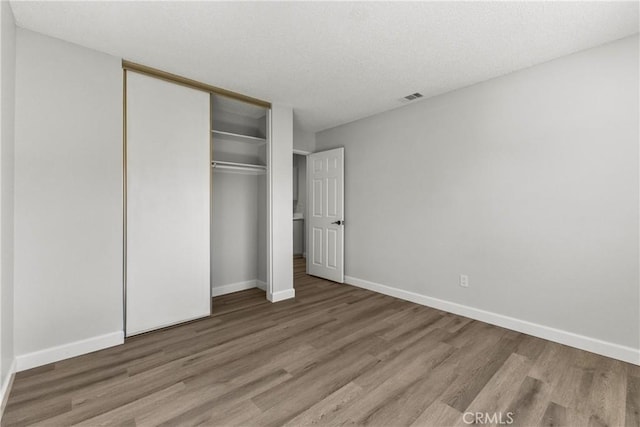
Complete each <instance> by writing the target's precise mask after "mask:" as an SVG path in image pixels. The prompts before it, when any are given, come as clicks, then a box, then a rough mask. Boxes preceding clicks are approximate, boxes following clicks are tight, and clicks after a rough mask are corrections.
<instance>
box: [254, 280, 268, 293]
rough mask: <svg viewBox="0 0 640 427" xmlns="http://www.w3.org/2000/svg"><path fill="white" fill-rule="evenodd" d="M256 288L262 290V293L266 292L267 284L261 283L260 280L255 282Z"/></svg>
mask: <svg viewBox="0 0 640 427" xmlns="http://www.w3.org/2000/svg"><path fill="white" fill-rule="evenodd" d="M256 288H258V289H262V290H263V291H266V290H267V282H263V281H262V280H256Z"/></svg>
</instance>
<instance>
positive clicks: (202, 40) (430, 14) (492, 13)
mask: <svg viewBox="0 0 640 427" xmlns="http://www.w3.org/2000/svg"><path fill="white" fill-rule="evenodd" d="M11 5H12V7H13V11H14V14H15V17H16V21H17V24H18V25H19V26H21V27H24V28H27V29H30V30H34V31H38V32H41V33H44V34H48V35H51V36H54V37H58V38H60V39H63V40H67V41H70V42H73V43H77V44H80V45H83V46H87V47H90V48H93V49H97V50H100V51H103V52H107V53H110V54H112V55H116V56H118V57H122V58H125V59H128V60H131V61H134V62H138V63H141V64H145V65H149V66H152V67H156V68H160V69H163V70H165V71H169V72H173V73H176V74H180V75H184V76H186V77H190V78H194V79H196V80H200V81H203V82H206V83H209V84H212V85H216V86H219V87H223V88H226V89H230V90H234V91H237V92H241V93H244V94H247V95H250V96H253V97H256V98H261V99H264V100H267V101H271V102H274V103H281V104H285V105H290V106H292V107H294V111H295V117H296V122H297V123H298V124H299V125H300V126H301V127H302V128H303V129H306V130H309V131H318V130H322V129H326V128H329V127H333V126H337V125H339V124H342V123H346V122H349V121H352V120H355V119H358V118H361V117H365V116H368V115H371V114H375V113H378V112H381V111H385V110H389V109H392V108H396V107H399V106H402V105H404V104H402V103H401V102H399V99H400V98H402V97H403V96H405V95H408V94H410V93H413V92H422V93H423V94H424V95H425V97H429V96H433V95H437V94H440V93H443V92H447V91H450V90H453V89H457V88H460V87H464V86H468V85H470V84H473V83H476V82H479V81H483V80H487V79H490V78H492V77H496V76H500V75H503V74H506V73H509V72H512V71H515V70H517V69H521V68H525V67H529V66H531V65H534V64H537V63H541V62H544V61H548V60H550V59H553V58H556V57H559V56H562V55H566V54H569V53H572V52H576V51H579V50H582V49H586V48H590V47H593V46H597V45H600V44H603V43H606V42H609V41H612V40H616V39H619V38H622V37H626V36H629V35H632V34H634V33H637V32H638V12H639V10H638V2H625V3H616V2H539V3H538V2H535V3H532V2H509V3H505V2H407V3H405V2H402V3H400V2H354V3H351V2H277V3H276V2H274V3H271V2H256V3H253V2H120V1H111V2H86V1H85V2H53V1H51V2H49V1H48V2H22V1H13V2H12V3H11ZM417 102H419V101H417Z"/></svg>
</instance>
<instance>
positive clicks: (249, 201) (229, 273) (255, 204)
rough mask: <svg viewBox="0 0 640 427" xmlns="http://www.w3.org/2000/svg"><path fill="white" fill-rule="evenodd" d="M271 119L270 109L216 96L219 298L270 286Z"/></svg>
mask: <svg viewBox="0 0 640 427" xmlns="http://www.w3.org/2000/svg"><path fill="white" fill-rule="evenodd" d="M267 118H268V110H267V109H266V108H263V107H259V106H255V105H252V104H248V103H244V102H242V101H237V100H234V99H231V98H227V97H224V96H221V95H216V94H213V95H211V123H212V144H211V146H212V150H213V153H212V159H213V174H212V180H213V182H212V215H211V271H212V276H211V286H212V295H213V296H214V297H215V296H216V295H223V294H226V293H230V292H235V291H239V290H243V289H248V288H253V287H259V288H262V289H265V288H266V283H267V175H266V165H267V144H268V142H269V141H268V139H269V138H268V129H267ZM214 305H215V302H214Z"/></svg>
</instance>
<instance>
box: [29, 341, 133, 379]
mask: <svg viewBox="0 0 640 427" xmlns="http://www.w3.org/2000/svg"><path fill="white" fill-rule="evenodd" d="M123 343H124V332H123V331H118V332H112V333H110V334H105V335H100V336H97V337H92V338H87V339H84V340H80V341H75V342H71V343H68V344H63V345H58V346H55V347H50V348H46V349H44V350H39V351H34V352H33V353H27V354H22V355H20V356H17V357H16V360H17V366H16V370H17V372H20V371H24V370H27V369H31V368H35V367H38V366H42V365H46V364H48V363H53V362H58V361H60V360H63V359H69V358H71V357H75V356H80V355H82V354H87V353H91V352H93V351H98V350H102V349H104V348H108V347H113V346H116V345H120V344H123Z"/></svg>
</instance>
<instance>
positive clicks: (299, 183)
mask: <svg viewBox="0 0 640 427" xmlns="http://www.w3.org/2000/svg"><path fill="white" fill-rule="evenodd" d="M306 217H307V156H306V154H299V153H293V277H294V287H295V278H296V276H299V275H301V274H302V275H304V274H306V271H307V268H306V258H307V250H306V247H307V246H306V245H307V235H306V234H307V227H306V223H305V221H306Z"/></svg>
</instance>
